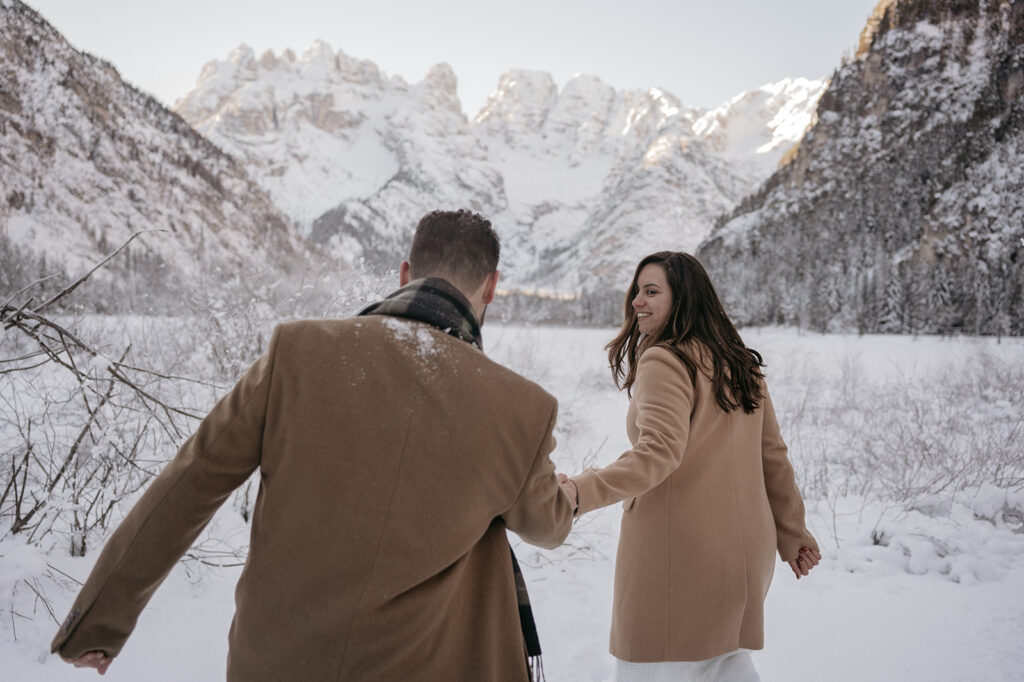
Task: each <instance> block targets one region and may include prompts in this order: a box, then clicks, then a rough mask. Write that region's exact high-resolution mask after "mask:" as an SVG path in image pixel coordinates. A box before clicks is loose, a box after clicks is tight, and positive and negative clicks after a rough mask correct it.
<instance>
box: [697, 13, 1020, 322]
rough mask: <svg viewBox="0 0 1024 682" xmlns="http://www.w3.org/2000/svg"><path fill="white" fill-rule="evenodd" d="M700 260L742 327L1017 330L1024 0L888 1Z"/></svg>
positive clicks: (872, 19)
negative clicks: (799, 132)
mask: <svg viewBox="0 0 1024 682" xmlns="http://www.w3.org/2000/svg"><path fill="white" fill-rule="evenodd" d="M793 156H794V158H793V159H792V162H791V163H789V164H788V165H786V166H785V167H784V168H782V169H781V170H780V171H779V172H778V173H777V174H776V175H775V176H773V177H772V178H771V179H770V180H769V181H768V182H767V183H766V185H765V186H764V188H763V190H762V191H761V192H759V193H758V194H757V195H756V196H753V197H751V198H750V199H749V200H746V201H744V202H743V205H742V206H741V208H739V209H738V210H737V211H736V212H735V213H734V214H733V215H732V216H731V219H729V220H728V221H725V222H724V224H722V225H721V226H719V227H718V228H717V229H716V230H715V232H714V233H713V234H712V235H711V237H710V238H709V240H708V241H707V242H706V243H705V245H704V246H703V247H702V249H701V251H700V254H701V256H702V257H704V259H705V260H706V262H708V263H709V264H710V265H711V267H712V270H713V271H714V272H715V274H716V275H717V281H719V282H720V283H721V286H722V287H723V289H724V294H725V298H726V300H727V305H728V306H729V308H730V310H732V311H733V312H734V313H735V314H736V316H737V317H738V318H739V320H740V321H742V322H748V323H764V322H785V323H801V324H804V325H808V326H811V327H814V328H819V329H858V330H860V331H876V330H877V331H890V332H892V331H912V332H918V331H926V332H935V331H943V332H945V331H958V330H959V331H966V332H971V333H979V332H984V333H997V334H1000V333H1002V334H1005V333H1014V334H1021V333H1024V3H1021V2H1007V1H997V0H984V1H981V2H956V1H954V0H883V1H882V2H880V3H879V4H878V6H877V8H876V10H875V12H874V14H873V16H872V18H871V20H870V22H869V24H868V26H867V28H866V29H865V31H864V33H863V35H862V37H861V42H860V48H859V50H858V53H857V55H856V56H855V58H853V59H852V60H850V61H849V62H848V63H846V64H844V65H843V66H842V68H840V69H839V71H838V72H837V73H836V75H835V77H834V78H833V81H832V84H831V86H830V87H829V89H828V91H827V92H826V93H825V94H824V95H823V96H822V97H821V100H820V103H819V105H818V114H817V122H816V124H815V126H814V127H813V128H812V129H811V130H810V131H809V132H808V133H807V135H806V136H805V137H804V139H803V141H802V142H801V143H800V146H799V151H798V152H797V153H796V154H795V155H793Z"/></svg>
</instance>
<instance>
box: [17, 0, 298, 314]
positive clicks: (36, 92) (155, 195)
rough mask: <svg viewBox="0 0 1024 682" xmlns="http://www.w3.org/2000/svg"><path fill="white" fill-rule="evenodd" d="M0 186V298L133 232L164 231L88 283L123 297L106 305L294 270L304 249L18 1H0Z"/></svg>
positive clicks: (225, 167)
mask: <svg viewBox="0 0 1024 682" xmlns="http://www.w3.org/2000/svg"><path fill="white" fill-rule="evenodd" d="M0 188H2V192H0V261H2V262H3V269H4V270H5V272H4V274H3V275H0V283H2V284H4V285H5V287H6V286H12V287H13V286H15V285H19V286H24V285H26V284H28V283H29V282H30V281H31V280H32V279H35V278H36V277H39V276H41V275H44V274H51V273H52V272H53V271H54V270H61V269H63V270H65V271H66V272H68V273H74V274H78V273H80V272H81V271H82V270H83V269H85V268H86V267H87V266H88V265H91V264H93V263H95V262H96V261H97V260H99V258H100V257H101V255H104V254H106V253H109V252H110V251H111V250H113V249H114V248H116V247H117V246H118V245H120V244H121V243H122V242H124V241H125V240H126V239H127V238H128V237H129V236H130V235H131V234H133V233H134V232H138V231H142V230H162V231H163V232H157V233H152V234H147V235H144V236H142V237H140V238H139V239H138V240H136V242H134V243H133V245H132V246H131V247H130V249H129V254H128V256H127V257H123V258H119V259H117V260H116V261H114V262H113V263H112V264H111V266H110V267H109V268H107V269H106V270H104V271H102V272H101V273H99V275H98V277H99V278H101V279H104V280H105V281H107V283H108V284H109V283H111V282H114V281H115V280H116V281H119V282H120V283H121V285H123V286H120V287H119V286H111V288H109V289H108V292H109V293H110V295H117V294H118V293H121V292H123V291H124V290H126V288H127V287H131V288H133V289H134V290H135V291H144V292H146V293H154V292H157V291H161V290H162V291H163V292H165V293H168V294H170V295H173V296H180V286H181V285H182V283H184V282H188V281H190V280H194V279H196V278H199V277H211V278H217V277H219V276H220V275H229V274H234V273H238V272H240V271H244V272H248V273H253V272H261V271H264V270H269V271H271V272H274V273H280V272H283V271H286V270H289V269H293V268H295V267H296V266H297V264H298V263H299V262H300V260H301V259H303V258H304V257H305V252H306V250H307V249H306V247H305V245H303V244H301V243H300V241H299V239H298V238H297V237H296V235H295V230H294V228H293V226H292V224H291V221H290V219H289V218H288V217H287V216H285V215H284V214H283V213H282V212H281V211H280V210H278V209H277V207H276V206H275V205H274V204H273V202H272V201H271V200H270V198H269V197H268V196H267V194H266V192H265V191H264V190H262V189H261V188H260V187H259V186H258V185H257V184H255V183H254V182H253V181H251V180H250V179H249V176H248V175H247V173H246V171H245V169H244V168H241V167H239V166H238V165H237V164H236V162H235V160H234V159H233V158H232V157H229V156H227V155H226V154H224V153H223V152H221V151H220V150H219V149H217V148H216V147H215V146H214V145H213V144H211V143H210V142H209V141H208V140H206V139H205V138H203V137H202V136H201V135H199V134H198V133H196V131H195V130H193V129H192V128H191V127H190V126H189V124H188V123H186V122H185V121H184V120H183V119H182V118H181V117H180V116H178V115H177V114H174V113H172V112H171V111H169V110H167V109H166V108H165V107H163V106H162V105H160V104H159V103H158V102H157V101H156V100H154V99H153V98H152V97H150V96H148V95H146V94H144V93H142V92H139V91H138V90H136V89H134V88H133V87H131V86H130V85H128V84H126V83H125V82H124V81H122V80H121V78H120V76H119V75H118V73H117V71H116V70H115V69H114V67H113V66H111V65H110V64H109V63H107V62H104V61H102V60H100V59H97V58H95V57H93V56H91V55H88V54H85V53H82V52H79V51H78V50H75V49H74V48H73V47H72V46H71V45H69V44H68V42H67V41H66V40H65V39H64V38H63V37H62V36H61V35H60V34H59V33H58V32H57V31H56V30H55V29H54V28H53V27H52V26H50V25H49V24H48V23H47V22H46V21H45V20H43V19H42V17H40V16H39V15H38V14H37V13H36V12H35V11H34V10H32V9H31V8H29V7H28V6H26V5H25V4H23V3H21V2H20V1H19V0H0ZM16 271H17V272H16ZM102 305H103V307H113V306H116V305H117V304H116V302H114V301H105V302H103V303H102Z"/></svg>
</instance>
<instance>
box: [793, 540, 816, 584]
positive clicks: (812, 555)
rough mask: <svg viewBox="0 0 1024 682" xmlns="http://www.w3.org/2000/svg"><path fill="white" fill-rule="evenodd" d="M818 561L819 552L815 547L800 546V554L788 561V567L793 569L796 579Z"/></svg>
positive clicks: (807, 571)
mask: <svg viewBox="0 0 1024 682" xmlns="http://www.w3.org/2000/svg"><path fill="white" fill-rule="evenodd" d="M819 561H821V552H819V551H818V550H816V549H809V548H807V547H801V548H800V555H799V556H797V558H796V559H793V560H792V561H790V562H789V567H790V568H792V569H793V574H794V575H795V576H796V579H797V580H800V576H803V575H807V574H808V573H810V572H811V569H812V568H814V567H815V566H817V565H818V562H819Z"/></svg>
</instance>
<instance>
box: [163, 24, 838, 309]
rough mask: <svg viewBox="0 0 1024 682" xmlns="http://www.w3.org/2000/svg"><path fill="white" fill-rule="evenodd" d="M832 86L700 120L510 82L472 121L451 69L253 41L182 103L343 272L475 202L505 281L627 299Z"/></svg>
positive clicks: (676, 106) (771, 158) (759, 93)
mask: <svg viewBox="0 0 1024 682" xmlns="http://www.w3.org/2000/svg"><path fill="white" fill-rule="evenodd" d="M824 85H825V84H824V82H822V81H806V80H802V79H797V80H790V81H783V82H781V83H778V84H774V85H769V86H765V87H763V88H760V89H758V90H754V91H751V92H749V93H743V94H742V95H740V96H738V97H736V98H735V99H733V100H732V101H730V102H728V103H726V104H725V105H723V106H722V107H720V108H719V109H715V110H713V111H709V112H703V111H699V110H697V109H694V108H691V107H685V106H683V105H682V104H681V103H680V102H679V101H678V100H677V99H676V98H675V97H673V96H672V95H670V94H669V93H666V92H663V91H660V90H657V89H653V88H652V89H650V90H647V91H616V90H615V89H613V88H611V87H610V86H608V85H606V84H604V83H602V82H601V81H600V80H599V79H597V78H595V77H592V76H576V77H574V78H572V79H571V80H570V81H569V82H568V83H566V84H565V85H564V86H562V88H561V89H559V87H558V86H557V85H556V84H555V83H554V81H553V79H552V78H551V76H550V75H549V74H546V73H543V72H534V71H522V70H515V71H510V72H508V73H506V74H504V75H503V76H502V77H501V78H500V80H499V83H498V87H497V89H496V90H495V92H494V93H493V94H492V95H491V97H490V98H489V99H488V100H487V102H486V103H485V104H484V106H483V108H482V109H481V111H480V112H479V113H478V114H477V115H476V116H475V117H474V118H473V120H472V121H470V120H469V119H468V118H467V117H466V115H465V114H464V113H463V112H462V109H461V105H460V103H459V100H458V98H457V97H456V94H455V86H456V80H455V74H454V73H453V72H452V70H451V68H450V67H449V66H448V65H446V64H439V65H437V66H435V67H433V68H432V69H431V70H430V72H429V73H428V74H427V76H426V78H425V79H424V80H423V81H421V82H419V83H416V84H413V85H411V84H409V83H406V82H405V81H404V80H402V79H401V78H400V77H397V76H392V77H389V76H387V75H386V74H383V73H382V72H381V71H380V70H379V69H377V67H376V66H374V65H373V64H372V63H371V62H367V61H360V60H357V59H354V58H352V57H350V56H348V55H346V54H345V53H344V52H341V51H337V52H335V51H333V50H332V49H331V48H330V47H328V46H327V45H326V44H324V43H322V42H317V43H314V44H313V46H311V47H310V48H309V49H308V50H306V52H305V53H303V54H302V56H300V57H297V56H296V55H295V54H294V53H293V52H292V51H290V50H286V51H285V52H284V53H283V54H281V55H276V54H274V53H273V52H267V53H265V54H263V55H262V56H261V57H259V58H256V56H255V53H254V52H253V51H252V50H251V49H250V48H248V47H246V46H241V47H239V48H238V49H236V50H235V51H233V52H232V53H231V54H230V55H229V56H228V58H227V59H226V60H220V61H213V62H210V63H209V64H207V65H206V67H205V68H204V69H203V72H202V74H201V76H200V78H199V81H198V83H197V84H196V87H195V89H194V90H192V91H191V92H189V93H188V94H187V95H186V96H185V97H183V98H182V99H181V100H179V101H178V103H177V104H176V107H175V108H176V110H177V111H178V112H179V113H181V115H182V116H183V117H184V118H185V119H186V120H188V121H189V122H191V123H192V124H193V125H194V126H195V127H196V128H197V130H199V131H200V132H202V133H203V134H204V135H206V136H207V137H209V138H210V139H211V140H212V141H214V142H215V143H216V144H217V145H219V146H220V147H221V148H223V149H225V150H226V151H228V152H229V153H231V154H234V155H235V156H237V157H238V158H240V159H243V161H244V163H245V164H246V166H247V167H248V168H249V169H250V170H251V172H252V173H253V175H254V176H255V177H257V178H258V179H259V181H260V182H261V184H263V186H264V187H265V188H266V189H267V191H268V192H269V193H270V194H271V196H272V197H274V199H275V201H276V202H277V204H278V205H279V206H282V207H283V208H284V209H285V210H286V211H287V212H288V214H289V215H290V216H291V217H292V218H293V219H294V220H295V221H297V222H298V223H299V224H300V226H301V229H302V230H303V232H304V233H305V234H308V235H309V236H310V237H311V238H312V239H313V240H314V241H315V242H316V243H318V244H323V245H326V246H327V247H328V248H330V249H331V250H332V251H333V252H334V253H335V254H337V255H339V256H341V257H343V258H345V259H347V260H353V259H356V258H359V257H363V258H366V259H367V261H368V262H371V263H380V264H387V265H391V264H393V263H394V262H395V260H396V259H397V258H399V257H400V256H401V255H402V254H403V253H404V250H405V249H406V248H407V245H408V239H409V235H410V234H411V231H412V228H413V226H414V225H415V222H416V220H417V219H418V217H419V216H420V215H422V214H423V213H424V212H426V211H428V210H431V209H433V208H437V207H462V206H466V207H470V208H472V209H474V210H477V211H480V212H482V213H484V214H485V215H487V216H488V217H490V218H491V220H492V221H493V222H494V224H495V226H496V228H497V229H498V230H499V233H500V234H501V235H502V238H503V243H504V246H505V248H504V251H503V263H504V265H503V268H504V271H505V273H506V279H505V282H506V283H507V284H511V285H512V286H517V287H521V288H528V289H532V288H537V287H544V288H549V289H555V290H561V291H579V290H581V289H585V288H594V287H600V286H605V285H607V284H610V283H614V286H615V287H618V286H620V285H621V280H622V279H623V278H624V277H625V275H624V274H623V273H624V272H625V271H628V270H629V269H630V267H631V266H632V264H633V263H634V262H635V261H636V260H637V259H638V258H639V257H640V256H642V255H643V254H644V253H646V252H648V251H650V250H651V249H653V248H685V249H693V248H695V247H696V246H697V244H698V243H699V242H700V241H701V239H702V238H703V237H704V236H705V235H706V234H707V233H708V232H709V230H710V229H711V226H712V223H713V221H714V219H715V217H716V216H718V215H719V214H720V213H722V212H723V211H727V210H731V209H732V208H733V207H734V206H735V205H736V202H737V201H738V200H739V199H740V198H741V197H742V196H744V195H745V194H746V193H747V192H748V191H750V190H751V189H752V188H754V187H756V186H757V184H758V183H759V182H760V181H761V180H763V179H764V178H765V177H767V176H768V175H769V174H770V172H771V170H773V169H774V167H775V166H776V164H777V163H778V160H779V159H780V158H781V157H782V155H783V154H784V153H785V152H786V151H787V150H788V149H789V148H791V147H792V146H793V145H794V144H795V143H796V142H797V141H798V140H799V138H800V136H801V134H802V132H803V131H804V130H805V129H806V128H807V126H808V125H809V123H810V121H811V117H812V115H813V111H814V107H815V103H816V100H817V97H818V96H819V95H820V93H821V92H822V91H823V89H824Z"/></svg>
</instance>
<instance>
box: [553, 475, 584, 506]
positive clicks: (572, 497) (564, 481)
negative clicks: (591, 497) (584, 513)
mask: <svg viewBox="0 0 1024 682" xmlns="http://www.w3.org/2000/svg"><path fill="white" fill-rule="evenodd" d="M558 484H559V485H560V486H562V492H563V493H565V494H566V496H567V497H568V498H569V501H570V502H572V513H573V514H576V511H577V510H578V509H579V508H580V491H579V490H578V489H577V488H576V484H575V483H573V482H572V480H570V479H569V477H568V476H566V475H565V474H558Z"/></svg>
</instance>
